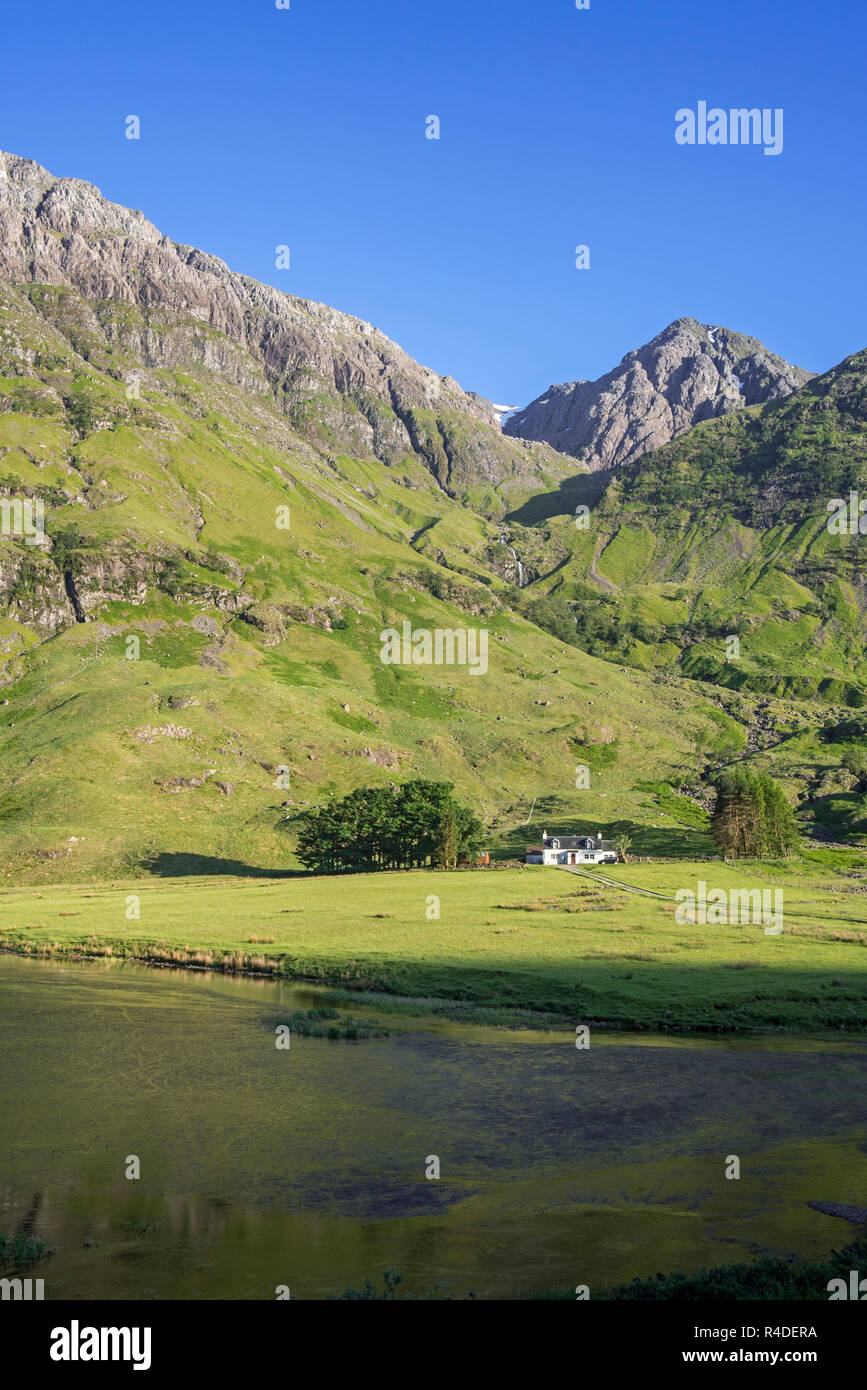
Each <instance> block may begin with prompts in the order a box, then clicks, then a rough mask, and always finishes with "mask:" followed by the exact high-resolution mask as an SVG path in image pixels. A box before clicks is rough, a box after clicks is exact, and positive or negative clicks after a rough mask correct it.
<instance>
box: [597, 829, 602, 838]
mask: <svg viewBox="0 0 867 1390" xmlns="http://www.w3.org/2000/svg"><path fill="white" fill-rule="evenodd" d="M596 838H597V840H601V839H602V831H601V830H597V831H596Z"/></svg>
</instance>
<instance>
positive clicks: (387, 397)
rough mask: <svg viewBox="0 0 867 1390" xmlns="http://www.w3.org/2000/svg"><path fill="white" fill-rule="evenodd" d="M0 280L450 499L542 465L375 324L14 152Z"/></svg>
mask: <svg viewBox="0 0 867 1390" xmlns="http://www.w3.org/2000/svg"><path fill="white" fill-rule="evenodd" d="M0 279H3V280H7V281H10V282H12V283H15V284H26V283H36V284H47V285H54V286H66V287H68V288H70V289H72V290H74V291H75V292H76V293H77V294H78V295H79V296H81V297H82V298H83V299H85V300H86V301H87V302H88V304H89V305H90V306H91V308H92V321H91V322H90V323H88V324H82V325H79V337H81V336H82V335H85V336H86V335H87V334H90V335H91V336H92V337H94V338H102V339H103V341H105V340H106V339H107V340H109V341H111V342H113V343H116V344H118V345H119V346H120V348H122V349H123V351H124V352H125V353H126V354H128V355H132V356H134V357H135V358H136V359H137V360H138V361H140V362H141V363H142V365H143V366H144V367H146V368H148V367H150V368H159V367H174V368H182V369H184V370H192V369H195V368H201V369H202V370H205V371H207V372H209V373H212V374H216V375H222V376H224V377H226V378H227V379H229V380H230V381H231V382H232V384H233V385H236V386H240V387H241V388H242V389H243V390H245V391H247V392H252V393H259V394H265V393H267V394H270V395H271V396H273V397H274V399H276V400H277V401H278V403H279V404H280V406H281V408H282V409H283V411H284V412H285V413H286V415H288V416H289V418H290V420H291V421H292V424H293V426H294V427H295V428H297V429H298V431H299V433H306V434H307V436H308V437H311V438H318V439H320V440H321V439H322V437H323V433H325V434H326V435H327V438H328V442H329V444H330V445H331V446H332V447H333V446H334V444H337V445H338V447H343V448H346V449H347V450H348V451H352V452H355V453H358V452H359V451H362V450H363V451H364V452H365V453H367V454H370V455H372V456H374V457H376V458H378V459H380V460H381V461H382V462H385V463H388V464H395V463H398V462H399V461H400V460H401V458H403V457H405V456H406V455H407V454H408V453H415V454H417V455H418V456H419V457H420V458H422V459H423V461H424V462H425V463H426V464H427V466H428V467H429V468H430V470H431V472H432V473H433V475H434V477H435V478H436V479H437V481H438V482H439V484H440V486H441V487H442V488H443V489H444V490H446V491H448V492H450V493H452V495H459V493H460V491H461V489H462V488H464V487H466V486H468V485H472V484H476V483H493V484H497V483H498V482H500V481H502V479H504V478H508V477H510V476H515V475H523V476H528V475H532V474H533V473H534V471H535V470H536V468H537V466H539V463H540V460H541V459H542V455H540V453H539V451H538V449H537V450H536V451H529V452H528V451H527V449H526V447H525V446H523V445H519V444H515V443H514V442H512V441H508V440H505V439H504V438H503V436H502V434H501V431H500V426H499V420H498V416H497V413H496V411H495V410H494V409H493V408H492V407H491V406H490V404H489V403H488V402H486V401H484V400H482V398H481V397H477V396H470V395H468V394H467V393H466V392H464V391H463V390H462V389H461V388H460V386H459V385H458V383H457V382H456V381H454V380H453V379H452V378H451V377H448V376H439V375H437V373H435V372H433V371H431V370H430V369H428V368H427V367H423V366H421V365H420V364H419V363H417V362H415V361H414V360H413V359H412V358H411V357H409V356H408V355H407V353H405V352H404V351H403V350H402V349H401V348H400V347H398V345H397V344H396V343H393V342H392V341H391V340H390V339H389V338H387V337H386V336H385V334H384V333H382V332H380V330H379V329H378V328H375V327H373V326H372V325H371V324H369V323H365V322H363V321H362V320H360V319H357V318H353V317H352V316H350V315H348V314H343V313H340V312H338V311H337V310H336V309H331V308H328V307H327V306H326V305H323V304H316V303H313V302H311V301H309V300H305V299H299V298H296V297H295V296H293V295H287V294H283V293H281V292H280V291H279V290H276V289H273V288H271V287H270V286H268V285H262V284H259V283H258V282H257V281H255V280H251V279H249V278H248V277H246V276H243V275H238V274H236V273H235V272H234V271H232V270H230V269H229V267H228V266H227V265H225V263H224V262H223V261H221V260H219V259H218V258H217V257H216V256H212V255H208V254H206V253H205V252H203V251H198V250H196V249H195V248H194V247H190V246H181V245H179V244H177V243H176V242H173V241H170V240H169V238H168V237H165V236H162V235H161V233H160V232H159V231H158V230H157V228H156V227H154V226H153V225H152V223H150V222H149V221H148V220H147V218H145V217H144V216H143V214H142V213H140V212H133V211H131V210H130V209H128V208H125V207H121V206H119V205H118V204H116V203H111V202H109V201H108V200H107V199H105V198H104V197H103V196H102V194H101V193H100V192H99V190H98V189H97V188H95V187H93V185H92V184H89V183H85V182H82V181H81V180H79V179H68V178H63V179H58V178H55V177H54V176H53V175H52V174H50V173H48V172H47V171H46V170H45V169H43V168H41V167H40V165H38V164H35V163H34V162H33V161H31V160H27V159H21V158H19V157H17V156H15V155H9V154H3V153H0ZM117 306H127V312H126V313H125V314H123V313H121V314H118V313H117V312H116V310H117ZM112 307H113V309H114V312H112V311H111V310H112ZM544 463H545V465H547V466H550V465H551V460H550V459H549V458H546V459H545V460H544ZM562 471H564V472H565V471H567V469H566V467H565V466H564V467H563V469H562Z"/></svg>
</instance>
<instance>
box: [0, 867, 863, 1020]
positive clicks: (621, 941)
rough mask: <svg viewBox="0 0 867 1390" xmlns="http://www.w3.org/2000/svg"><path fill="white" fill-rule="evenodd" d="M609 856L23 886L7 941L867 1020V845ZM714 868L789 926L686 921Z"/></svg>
mask: <svg viewBox="0 0 867 1390" xmlns="http://www.w3.org/2000/svg"><path fill="white" fill-rule="evenodd" d="M606 874H607V875H608V876H609V877H610V878H612V879H616V883H613V884H603V883H600V882H596V881H594V880H592V879H590V878H585V877H579V876H577V875H575V874H571V873H566V872H563V871H557V870H553V869H543V868H535V867H532V868H531V867H526V868H515V869H500V870H489V871H484V870H479V871H475V872H467V871H463V872H433V871H417V872H407V873H389V874H366V875H352V876H347V877H336V878H306V877H297V876H293V875H289V874H281V873H280V872H279V871H274V872H273V873H272V875H271V876H269V877H261V878H242V879H238V878H225V877H213V878H194V879H190V878H188V879H160V880H150V881H145V882H143V881H141V880H135V881H130V882H121V881H118V882H115V883H113V884H110V885H107V884H100V885H98V886H87V885H81V884H76V885H73V886H64V887H45V888H41V889H39V890H38V891H36V890H33V889H30V890H23V889H7V890H5V891H4V892H2V893H0V945H2V946H5V947H6V948H8V949H13V950H18V951H27V952H34V953H36V952H56V953H64V952H65V953H81V954H87V955H93V956H102V957H107V956H112V957H118V956H119V957H123V956H133V957H139V958H144V959H149V960H153V961H154V962H163V963H176V964H179V965H180V964H188V965H195V966H200V967H209V966H211V967H214V968H217V969H230V970H253V971H262V972H265V973H273V974H278V975H285V976H291V977H295V978H307V979H313V980H317V981H320V982H323V983H327V984H329V985H331V986H336V987H338V988H339V989H342V990H346V989H349V990H352V991H371V992H375V993H378V994H379V995H386V996H389V998H388V999H386V1000H384V1001H383V1000H382V999H380V1000H378V1003H379V1004H382V1003H385V1006H386V1007H388V1006H389V1005H390V1007H391V1008H392V1009H394V1008H404V1007H405V1008H406V1009H407V1010H410V1011H415V1012H441V1011H444V1010H445V1011H451V1012H455V1011H456V1012H457V1013H458V1014H459V1015H460V1014H461V1013H463V1014H464V1015H465V1016H468V1017H473V1016H476V1017H478V1016H480V1011H500V1013H501V1015H502V1018H501V1019H500V1020H499V1021H508V1020H509V1019H510V1018H511V1019H513V1021H515V1022H518V1021H522V1019H521V1014H520V1012H515V1013H513V1012H512V1011H526V1010H531V1011H535V1012H538V1013H540V1014H544V1015H549V1016H551V1021H560V1022H570V1023H577V1022H580V1021H595V1022H599V1023H605V1024H608V1025H611V1026H616V1027H618V1028H624V1029H648V1028H650V1029H655V1028H661V1029H666V1030H672V1031H675V1030H690V1029H697V1030H703V1031H715V1032H716V1031H723V1032H729V1031H748V1030H753V1029H760V1030H782V1031H786V1032H805V1031H817V1030H819V1031H821V1030H826V1029H836V1030H839V1029H845V1030H854V1031H860V1030H862V1029H863V1028H864V1026H865V1024H867V973H865V964H867V956H865V953H864V948H865V946H867V883H865V865H864V860H863V856H858V855H856V854H849V855H847V854H844V853H836V854H833V853H830V852H826V853H822V852H817V853H815V854H813V855H809V854H808V855H807V856H805V858H804V859H803V860H801V861H798V862H796V863H792V864H788V865H783V864H775V865H757V864H747V865H743V866H737V867H735V866H730V865H725V864H723V863H721V862H705V863H693V864H690V863H678V864H633V865H624V866H617V867H616V868H614V867H611V868H608V869H606ZM701 879H704V880H705V881H706V882H707V883H708V885H709V886H710V887H712V888H722V889H725V890H726V891H729V890H731V889H736V888H756V887H760V888H770V889H772V890H773V889H780V890H781V891H782V893H783V903H784V929H783V931H782V933H781V934H780V935H777V936H773V935H766V934H765V931H764V928H763V926H762V925H761V924H759V925H725V926H717V925H704V926H703V925H697V924H680V923H678V922H677V921H676V918H675V912H676V903H675V902H674V900H673V899H674V895H675V893H676V892H677V891H678V890H679V889H681V888H691V889H693V890H695V889H696V887H697V883H698V881H699V880H701ZM621 885H622V886H621ZM630 889H644V890H649V891H650V892H651V893H655V894H660V895H662V896H660V897H653V896H645V895H643V894H637V893H636V892H634V891H629V890H630ZM136 911H138V913H139V916H138V917H135V916H131V917H129V918H128V917H127V913H133V914H134V913H135V912H136ZM437 913H438V914H439V915H438V916H437ZM395 997H397V998H399V999H401V1000H404V1001H410V1000H414V1001H421V1002H416V1003H415V1004H413V1003H403V1004H398V1003H397V999H396V998H395ZM359 1002H364V1001H363V996H362V997H360V998H359ZM370 1002H374V1001H373V1000H371V1001H370ZM503 1011H505V1012H503Z"/></svg>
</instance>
